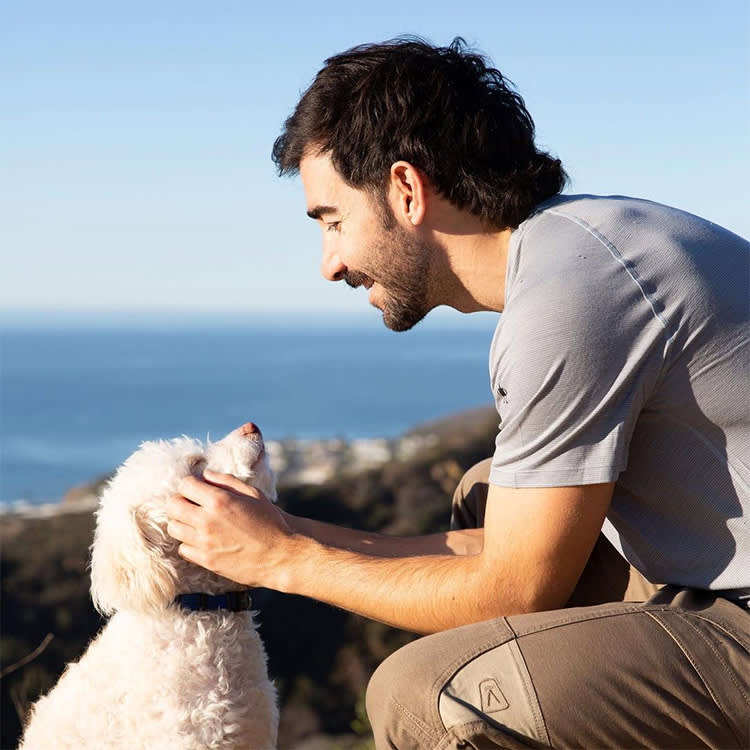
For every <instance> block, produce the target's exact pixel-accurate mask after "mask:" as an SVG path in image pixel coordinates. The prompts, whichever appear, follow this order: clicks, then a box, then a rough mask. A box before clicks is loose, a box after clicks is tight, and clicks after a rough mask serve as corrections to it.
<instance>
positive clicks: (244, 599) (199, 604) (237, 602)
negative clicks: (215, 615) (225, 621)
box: [174, 591, 252, 612]
mask: <svg viewBox="0 0 750 750" xmlns="http://www.w3.org/2000/svg"><path fill="white" fill-rule="evenodd" d="M174 603H175V604H177V605H178V606H180V607H182V608H183V609H188V610H191V611H193V612H214V611H217V610H220V609H226V610H228V611H229V612H246V611H247V610H249V609H250V607H251V606H252V600H251V599H250V592H249V591H227V592H225V593H223V594H179V595H178V596H176V597H175V600H174Z"/></svg>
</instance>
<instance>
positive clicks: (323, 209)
mask: <svg viewBox="0 0 750 750" xmlns="http://www.w3.org/2000/svg"><path fill="white" fill-rule="evenodd" d="M337 211H338V209H337V208H336V207H335V206H315V208H311V209H310V210H309V211H308V212H307V215H308V216H309V217H310V218H311V219H319V218H320V217H321V216H323V215H324V214H335V213H336V212H337Z"/></svg>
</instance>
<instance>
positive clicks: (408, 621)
mask: <svg viewBox="0 0 750 750" xmlns="http://www.w3.org/2000/svg"><path fill="white" fill-rule="evenodd" d="M403 541H404V542H407V541H409V542H413V541H414V540H413V539H411V540H403ZM386 547H387V545H386ZM407 548H408V545H407ZM291 549H292V551H291V556H292V558H293V559H292V560H291V561H289V562H288V563H287V564H284V565H282V566H280V567H279V570H280V571H282V572H281V573H280V575H279V577H278V579H277V580H275V581H273V584H272V587H273V588H276V589H278V590H280V591H284V592H286V593H292V594H298V595H302V596H308V597H311V598H314V599H317V600H319V601H323V602H326V603H328V604H331V605H334V606H337V607H341V608H343V609H347V610H349V611H350V612H355V613H357V614H360V615H363V616H365V617H369V618H371V619H374V620H379V621H380V622H385V623H387V624H389V625H393V626H395V627H398V628H402V629H404V630H409V631H411V632H415V633H434V632H438V631H440V630H445V629H448V628H454V627H458V626H460V625H465V624H468V623H471V622H478V621H480V620H485V619H490V618H493V617H498V616H501V615H505V614H512V613H515V612H519V611H524V610H525V608H526V604H525V603H524V602H521V601H516V600H515V596H514V588H515V591H520V590H521V587H514V586H513V582H512V581H511V580H508V581H507V582H506V584H507V585H504V586H503V590H502V591H499V590H497V588H496V586H497V577H496V576H488V575H487V571H485V570H484V562H483V560H482V556H481V555H479V554H477V555H453V554H443V555H441V554H437V553H426V554H424V555H422V556H415V557H393V556H388V555H382V556H376V555H369V554H363V553H361V552H355V551H351V550H349V549H343V548H340V547H334V546H330V545H327V544H322V543H321V542H320V541H319V540H316V539H313V538H311V537H303V536H302V535H299V534H298V535H297V537H296V540H295V542H294V544H293V545H292V547H291ZM381 549H382V548H381Z"/></svg>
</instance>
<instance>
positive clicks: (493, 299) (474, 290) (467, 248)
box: [430, 204, 511, 313]
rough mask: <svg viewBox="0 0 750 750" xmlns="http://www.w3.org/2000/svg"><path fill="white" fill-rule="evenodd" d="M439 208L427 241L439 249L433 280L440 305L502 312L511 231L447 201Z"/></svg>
mask: <svg viewBox="0 0 750 750" xmlns="http://www.w3.org/2000/svg"><path fill="white" fill-rule="evenodd" d="M441 208H442V209H443V210H442V211H440V212H439V214H438V216H435V215H434V214H433V221H432V222H431V227H430V229H431V237H430V239H431V241H432V242H434V243H435V244H436V245H437V246H439V247H441V248H442V250H443V263H442V264H441V267H440V269H439V271H438V275H439V278H438V279H436V291H437V293H438V295H439V297H440V304H444V305H449V306H450V307H453V308H455V309H456V310H459V311H460V312H467V313H468V312H479V311H481V310H490V311H495V312H502V310H503V307H504V306H505V269H506V267H507V263H508V248H509V245H510V236H511V230H510V229H497V228H494V227H491V228H490V227H487V226H486V224H484V223H483V222H482V221H481V219H479V217H477V216H474V215H473V214H469V213H468V212H467V211H462V210H459V209H456V208H455V207H453V206H450V205H449V204H448V206H445V205H443V206H441Z"/></svg>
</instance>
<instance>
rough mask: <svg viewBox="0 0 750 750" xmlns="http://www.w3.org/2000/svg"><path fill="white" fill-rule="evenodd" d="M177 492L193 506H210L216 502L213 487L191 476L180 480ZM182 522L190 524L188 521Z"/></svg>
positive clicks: (214, 488)
mask: <svg viewBox="0 0 750 750" xmlns="http://www.w3.org/2000/svg"><path fill="white" fill-rule="evenodd" d="M222 476H223V475H222ZM177 492H179V493H180V495H182V496H183V497H184V498H186V499H188V500H190V501H191V502H192V503H194V504H195V505H210V504H211V503H213V502H214V501H215V500H216V492H217V489H216V487H215V486H214V485H212V484H207V483H206V482H204V481H203V480H202V479H199V478H198V477H194V476H193V475H192V474H191V475H190V476H187V477H184V478H183V479H181V480H180V483H179V484H178V485H177ZM180 518H181V517H180ZM182 520H185V521H187V522H188V523H189V522H190V521H189V520H188V519H182Z"/></svg>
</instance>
